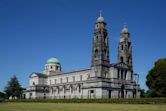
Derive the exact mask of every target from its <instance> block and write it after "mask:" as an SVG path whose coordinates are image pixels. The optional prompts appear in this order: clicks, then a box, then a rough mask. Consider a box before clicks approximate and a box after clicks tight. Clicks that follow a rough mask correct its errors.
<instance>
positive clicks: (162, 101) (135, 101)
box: [6, 98, 166, 104]
mask: <svg viewBox="0 0 166 111" xmlns="http://www.w3.org/2000/svg"><path fill="white" fill-rule="evenodd" d="M6 102H40V103H116V104H117V103H118V104H166V98H129V99H121V98H120V99H118V98H116V99H113V98H111V99H19V100H6Z"/></svg>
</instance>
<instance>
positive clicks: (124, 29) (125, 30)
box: [122, 23, 128, 33]
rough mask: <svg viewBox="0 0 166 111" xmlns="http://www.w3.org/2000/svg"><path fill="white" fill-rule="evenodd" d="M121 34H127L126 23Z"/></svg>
mask: <svg viewBox="0 0 166 111" xmlns="http://www.w3.org/2000/svg"><path fill="white" fill-rule="evenodd" d="M122 33H128V27H127V24H126V23H124V25H123V29H122Z"/></svg>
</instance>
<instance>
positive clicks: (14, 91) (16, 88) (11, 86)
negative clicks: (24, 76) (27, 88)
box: [4, 76, 22, 98]
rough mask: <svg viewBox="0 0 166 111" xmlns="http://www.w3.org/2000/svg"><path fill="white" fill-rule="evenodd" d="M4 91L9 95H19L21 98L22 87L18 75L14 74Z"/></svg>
mask: <svg viewBox="0 0 166 111" xmlns="http://www.w3.org/2000/svg"><path fill="white" fill-rule="evenodd" d="M4 92H5V93H6V95H7V97H8V98H9V97H17V98H21V95H22V87H21V85H20V83H19V81H18V79H17V77H16V76H13V77H12V78H11V79H10V81H9V82H8V84H7V86H6V87H5V90H4Z"/></svg>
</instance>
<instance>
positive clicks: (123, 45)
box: [23, 13, 140, 99]
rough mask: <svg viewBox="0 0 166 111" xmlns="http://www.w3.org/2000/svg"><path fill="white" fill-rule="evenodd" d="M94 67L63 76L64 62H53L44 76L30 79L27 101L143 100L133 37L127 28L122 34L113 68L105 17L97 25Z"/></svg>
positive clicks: (56, 60) (26, 90)
mask: <svg viewBox="0 0 166 111" xmlns="http://www.w3.org/2000/svg"><path fill="white" fill-rule="evenodd" d="M92 43H93V47H92V61H91V67H90V68H87V69H82V70H77V71H71V72H63V71H62V70H61V63H60V61H59V60H58V59H57V58H55V57H52V58H49V59H48V61H47V63H46V64H45V68H44V71H43V72H42V73H38V72H33V73H32V74H31V75H30V76H29V86H28V87H27V88H26V89H25V90H24V92H23V97H24V98H25V99H37V98H43V99H46V98H50V99H51V98H52V99H59V98H61V99H62V98H139V97H140V86H139V84H138V81H136V80H134V78H135V76H137V77H138V74H137V75H136V74H135V73H134V72H133V65H132V45H131V40H130V33H129V31H128V28H127V26H126V25H125V26H124V27H123V29H122V31H121V32H120V39H119V45H118V55H117V63H114V64H110V58H109V38H108V32H107V29H106V22H105V20H104V17H103V16H102V15H101V13H100V16H99V17H98V18H97V20H96V23H95V31H94V35H93V42H92Z"/></svg>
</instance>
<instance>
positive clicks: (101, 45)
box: [91, 11, 110, 77]
mask: <svg viewBox="0 0 166 111" xmlns="http://www.w3.org/2000/svg"><path fill="white" fill-rule="evenodd" d="M109 65H110V60H109V45H108V33H107V29H106V23H105V21H104V18H103V17H102V13H101V11H100V16H99V17H98V19H97V21H96V24H95V31H94V36H93V48H92V64H91V67H94V69H95V70H96V74H95V75H96V77H104V76H105V73H108V72H106V71H107V70H108V67H109Z"/></svg>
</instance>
